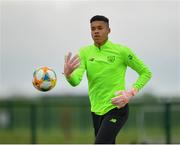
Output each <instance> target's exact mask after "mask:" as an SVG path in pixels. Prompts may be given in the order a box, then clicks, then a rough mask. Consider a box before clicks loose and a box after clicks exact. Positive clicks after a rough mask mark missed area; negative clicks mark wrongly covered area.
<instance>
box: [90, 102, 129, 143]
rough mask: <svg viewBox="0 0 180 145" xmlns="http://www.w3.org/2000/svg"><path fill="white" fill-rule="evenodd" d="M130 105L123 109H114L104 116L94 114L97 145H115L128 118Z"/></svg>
mask: <svg viewBox="0 0 180 145" xmlns="http://www.w3.org/2000/svg"><path fill="white" fill-rule="evenodd" d="M128 113H129V107H128V104H127V105H126V106H125V107H123V108H121V109H118V108H114V109H112V110H110V111H109V112H107V113H106V114H104V115H96V114H95V113H94V112H92V118H93V125H94V131H95V144H115V140H116V136H117V134H118V132H119V131H120V129H121V128H122V126H123V125H124V124H125V122H126V121H127V118H128Z"/></svg>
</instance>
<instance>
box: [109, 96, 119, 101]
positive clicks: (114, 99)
mask: <svg viewBox="0 0 180 145" xmlns="http://www.w3.org/2000/svg"><path fill="white" fill-rule="evenodd" d="M121 99H122V96H116V97H114V98H112V99H111V100H112V101H117V100H121Z"/></svg>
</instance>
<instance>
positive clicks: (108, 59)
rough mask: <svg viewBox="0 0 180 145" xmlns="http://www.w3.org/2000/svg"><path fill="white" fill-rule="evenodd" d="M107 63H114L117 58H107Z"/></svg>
mask: <svg viewBox="0 0 180 145" xmlns="http://www.w3.org/2000/svg"><path fill="white" fill-rule="evenodd" d="M107 61H108V62H111V63H112V62H114V61H115V56H107Z"/></svg>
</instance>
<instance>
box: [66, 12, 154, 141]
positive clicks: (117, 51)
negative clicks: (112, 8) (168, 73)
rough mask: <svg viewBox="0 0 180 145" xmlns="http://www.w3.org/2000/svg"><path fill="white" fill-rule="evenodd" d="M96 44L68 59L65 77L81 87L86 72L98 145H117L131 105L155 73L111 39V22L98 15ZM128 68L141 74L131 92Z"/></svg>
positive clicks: (93, 21)
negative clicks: (131, 101)
mask: <svg viewBox="0 0 180 145" xmlns="http://www.w3.org/2000/svg"><path fill="white" fill-rule="evenodd" d="M90 27H91V36H92V39H93V41H94V44H92V45H89V46H86V47H82V48H81V49H80V50H79V54H78V55H75V56H73V57H72V58H71V55H72V54H71V53H68V54H67V55H66V57H65V63H64V75H65V77H66V79H67V81H68V82H69V83H70V84H71V85H72V86H76V85H78V84H79V83H80V82H81V80H82V77H83V74H84V72H85V71H86V75H87V80H88V88H89V89H88V90H89V98H90V104H91V112H92V119H93V125H94V130H95V142H94V143H95V144H101V143H102V144H115V140H116V136H117V134H118V132H119V131H120V129H121V128H122V126H123V125H124V124H125V122H126V120H127V118H128V103H129V101H130V100H131V99H132V98H133V96H135V95H136V94H137V93H138V92H139V90H140V89H141V88H143V87H144V85H145V84H146V83H147V82H148V81H149V80H150V78H151V71H150V70H149V69H148V67H147V66H146V65H145V64H144V63H143V61H141V60H140V59H139V58H138V57H137V56H136V55H135V54H134V53H133V51H132V50H131V49H130V48H128V47H126V46H123V45H121V44H116V43H113V42H111V41H110V40H109V39H108V34H109V33H110V31H111V30H110V27H109V19H108V18H106V17H105V16H101V15H96V16H94V17H92V18H91V19H90ZM127 67H130V68H132V69H133V70H134V71H136V72H137V73H138V75H139V77H138V78H137V80H136V82H134V84H133V85H132V88H131V89H130V90H126V88H125V74H126V69H127Z"/></svg>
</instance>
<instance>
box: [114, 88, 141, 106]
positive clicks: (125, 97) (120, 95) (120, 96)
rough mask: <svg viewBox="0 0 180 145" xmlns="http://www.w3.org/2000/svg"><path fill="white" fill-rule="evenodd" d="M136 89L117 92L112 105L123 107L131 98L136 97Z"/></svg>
mask: <svg viewBox="0 0 180 145" xmlns="http://www.w3.org/2000/svg"><path fill="white" fill-rule="evenodd" d="M137 92H138V90H137V89H134V88H133V89H131V90H130V91H117V92H116V93H115V95H116V97H114V98H112V104H114V105H116V106H117V107H118V108H122V107H124V106H125V105H126V104H127V103H129V101H130V100H131V98H132V97H133V96H134V95H136V94H137Z"/></svg>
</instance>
